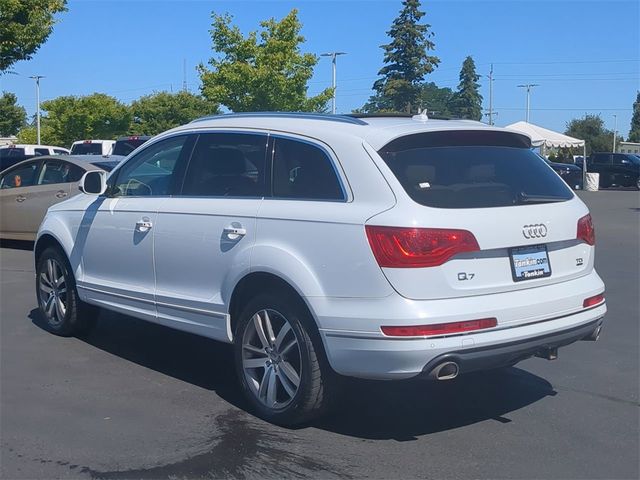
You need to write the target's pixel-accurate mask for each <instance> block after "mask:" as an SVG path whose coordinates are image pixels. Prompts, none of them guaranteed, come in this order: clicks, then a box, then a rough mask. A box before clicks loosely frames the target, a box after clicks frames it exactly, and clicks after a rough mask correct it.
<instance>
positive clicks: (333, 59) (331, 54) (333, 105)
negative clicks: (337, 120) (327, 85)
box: [320, 52, 347, 115]
mask: <svg viewBox="0 0 640 480" xmlns="http://www.w3.org/2000/svg"><path fill="white" fill-rule="evenodd" d="M346 54H347V53H346V52H329V53H323V54H321V55H320V56H321V57H331V71H332V74H333V80H332V82H331V87H333V98H332V100H331V113H333V114H334V115H335V114H336V89H337V85H336V66H337V62H336V58H337V57H338V55H346Z"/></svg>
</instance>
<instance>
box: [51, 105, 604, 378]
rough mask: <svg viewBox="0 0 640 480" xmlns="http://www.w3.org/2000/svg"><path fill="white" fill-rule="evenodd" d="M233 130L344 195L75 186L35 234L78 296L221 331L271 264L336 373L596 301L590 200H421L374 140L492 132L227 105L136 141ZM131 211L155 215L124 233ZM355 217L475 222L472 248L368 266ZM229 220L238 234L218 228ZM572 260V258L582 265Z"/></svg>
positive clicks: (526, 325) (502, 337)
mask: <svg viewBox="0 0 640 480" xmlns="http://www.w3.org/2000/svg"><path fill="white" fill-rule="evenodd" d="M242 129H245V130H246V131H259V132H263V133H269V134H272V135H278V136H282V135H285V136H287V137H291V138H299V139H304V140H305V141H307V142H312V143H316V144H318V145H320V146H322V147H323V148H324V149H325V150H326V151H327V152H328V153H329V155H330V156H331V157H332V160H333V161H334V163H335V167H336V171H337V172H338V175H339V177H340V180H341V182H342V184H343V188H344V190H345V192H346V197H347V198H346V199H345V201H335V202H329V201H308V200H282V199H275V198H257V199H231V198H224V197H223V198H187V197H175V198H171V197H166V198H144V197H138V198H135V197H129V198H127V197H121V198H118V199H112V198H104V197H100V198H97V197H92V196H89V195H78V196H76V197H74V198H71V199H69V200H67V201H65V202H62V203H60V204H57V205H55V206H54V207H52V208H50V209H49V212H48V214H47V216H46V217H45V219H44V221H43V223H42V225H41V227H40V231H39V239H43V238H44V237H45V236H47V237H53V238H54V239H55V240H56V241H57V242H58V243H59V244H60V245H61V246H62V248H63V249H64V251H65V253H66V254H67V256H68V257H69V259H70V262H71V265H72V269H73V271H74V272H75V275H76V278H77V283H78V287H79V293H80V295H81V298H82V299H83V300H85V301H87V302H90V303H94V304H97V305H100V306H103V307H105V308H109V309H113V310H117V311H120V312H124V313H128V314H130V315H133V316H136V317H139V318H143V319H146V320H150V321H153V322H157V323H160V324H163V325H167V326H170V327H173V328H177V329H180V330H185V331H189V332H192V333H196V334H199V335H204V336H207V337H210V338H214V339H217V340H221V341H226V342H231V341H233V336H232V329H231V319H230V316H229V303H230V299H231V296H232V294H233V292H234V289H235V287H236V285H237V284H238V283H239V282H240V281H241V280H242V279H243V278H244V277H245V276H246V275H249V274H251V273H255V272H267V273H271V274H273V275H277V276H278V277H280V278H281V279H283V280H285V281H286V282H288V283H289V284H290V285H291V286H292V287H293V288H294V289H295V290H296V291H297V292H298V293H299V294H300V295H301V296H302V297H303V299H304V300H305V302H306V304H307V305H308V307H309V310H310V312H311V314H312V316H313V318H314V319H315V321H316V323H317V326H318V328H319V331H320V333H321V337H322V339H323V342H324V346H325V348H326V350H327V356H328V358H329V361H330V363H331V366H332V367H333V368H334V369H335V370H336V371H337V372H339V373H342V374H345V375H351V376H357V377H366V378H385V379H390V378H406V377H411V376H414V375H417V374H419V373H420V371H421V369H422V367H424V365H425V364H426V363H427V362H428V361H429V360H430V359H432V358H435V357H436V356H438V355H441V354H443V353H446V352H447V351H450V350H456V349H460V348H466V347H468V346H469V345H476V346H477V345H501V344H503V343H505V342H511V341H515V340H520V339H523V338H529V337H535V336H537V335H541V334H546V333H549V332H557V331H562V329H564V328H569V327H572V326H576V325H582V324H587V323H589V322H593V321H594V320H595V319H599V318H601V317H602V316H603V315H604V313H605V311H606V306H604V305H601V306H598V307H596V308H593V309H590V310H584V309H583V308H582V302H583V300H584V299H585V298H587V297H589V296H593V295H596V294H598V293H601V292H602V291H603V290H604V285H603V284H602V281H601V280H600V278H599V277H598V275H597V273H595V270H594V269H593V253H594V248H593V247H590V246H588V245H586V244H584V243H579V242H578V241H577V240H575V236H576V225H577V220H578V218H580V217H582V216H584V215H586V214H587V213H588V211H587V208H586V206H585V205H584V204H583V203H582V202H581V201H580V200H579V199H578V198H577V197H574V198H573V199H572V200H570V201H567V202H563V203H556V204H547V205H530V206H523V207H505V208H491V209H475V210H471V209H469V210H448V209H436V208H428V207H423V206H420V205H418V204H416V203H414V202H413V201H412V200H411V199H410V198H409V197H408V196H407V194H406V193H405V192H404V190H403V188H402V187H401V185H400V184H399V183H398V181H397V180H396V179H395V177H394V176H393V174H392V173H391V172H390V171H389V169H388V168H387V167H386V165H385V164H384V162H383V161H382V159H381V158H380V157H379V156H378V155H377V153H376V149H378V148H380V147H381V146H383V145H385V144H386V143H388V142H389V141H390V140H392V139H393V138H396V137H398V136H402V135H406V134H409V133H415V132H423V131H434V130H446V129H457V130H460V129H471V130H483V129H486V130H499V129H497V128H495V127H489V126H486V125H482V124H479V123H477V122H466V121H459V122H455V121H454V122H442V121H428V122H416V121H412V120H410V119H408V120H407V119H374V120H372V121H371V122H370V124H369V125H364V126H363V125H356V124H351V123H344V122H343V123H338V122H335V121H327V120H312V119H304V118H302V119H291V118H289V119H287V118H277V117H276V118H270V117H268V116H264V117H256V118H243V117H233V116H231V117H228V118H220V119H212V120H204V121H199V122H195V123H192V124H189V125H186V126H184V127H179V128H177V129H174V130H171V131H169V132H165V133H164V134H162V135H160V136H158V137H156V139H152V140H151V141H149V142H147V143H146V144H145V145H144V146H142V147H141V148H140V149H139V150H137V151H136V153H137V152H138V151H143V150H144V149H145V148H147V147H149V146H150V145H153V144H154V143H155V142H156V141H157V140H159V139H162V138H165V137H167V136H169V135H173V134H176V133H180V134H182V133H194V134H197V133H198V132H210V131H233V130H242ZM132 157H135V155H134V156H130V157H129V158H132ZM127 161H128V160H127ZM119 168H120V166H118V167H116V169H115V170H114V171H113V172H112V175H113V174H115V172H117V170H118V169H119ZM143 218H147V219H148V220H149V221H150V222H152V224H153V228H152V229H151V230H149V231H148V232H146V233H145V234H139V233H136V231H135V223H136V222H137V221H138V220H140V219H143ZM527 223H544V224H545V225H546V226H547V228H548V232H549V233H548V237H547V238H545V239H544V242H540V241H526V240H525V239H524V238H523V236H522V226H523V225H524V224H527ZM367 224H372V225H389V226H416V227H436V228H462V229H465V230H469V231H471V232H473V233H474V235H475V236H476V238H477V240H478V243H479V245H480V248H481V251H480V252H477V253H473V254H463V255H459V256H458V257H456V258H453V259H451V260H450V261H449V262H447V263H445V264H444V265H443V266H441V267H432V268H418V269H381V268H380V267H379V266H378V264H377V263H376V261H375V258H374V256H373V254H372V252H371V249H370V247H369V244H368V241H367V238H366V235H365V225H367ZM227 226H236V227H242V228H244V229H245V230H246V234H245V235H244V236H242V237H241V238H235V239H232V238H229V237H228V236H227V235H226V234H225V233H224V228H225V227H227ZM539 243H546V244H548V245H549V256H550V263H551V266H552V272H553V274H552V276H551V277H549V278H543V279H536V280H531V281H525V282H521V283H514V282H513V281H512V279H511V277H510V270H509V263H508V256H507V249H508V248H509V247H514V246H520V245H528V244H539ZM576 258H582V259H583V260H584V262H583V264H582V265H581V266H580V267H577V266H576V261H575V259H576ZM469 269H473V272H474V273H475V277H474V279H477V280H476V282H470V283H464V282H459V281H458V280H457V274H458V272H461V271H467V270H469ZM486 317H496V318H497V319H498V327H497V328H496V329H495V330H493V331H487V332H483V333H474V334H467V335H463V336H458V337H445V338H437V339H432V338H417V339H411V340H397V339H391V338H389V337H385V336H384V335H383V334H382V332H381V330H380V327H381V326H383V325H396V326H402V325H422V324H429V323H444V322H455V321H464V320H472V319H477V318H486ZM545 320H546V321H545ZM533 322H537V323H533ZM505 327H512V328H505Z"/></svg>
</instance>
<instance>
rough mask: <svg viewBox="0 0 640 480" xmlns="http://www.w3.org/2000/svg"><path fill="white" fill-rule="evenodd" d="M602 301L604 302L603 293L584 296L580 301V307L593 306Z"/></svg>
mask: <svg viewBox="0 0 640 480" xmlns="http://www.w3.org/2000/svg"><path fill="white" fill-rule="evenodd" d="M603 302H604V293H599V294H598V295H594V296H593V297H589V298H586V299H585V300H584V302H582V307H583V308H588V307H593V306H595V305H599V304H601V303H603Z"/></svg>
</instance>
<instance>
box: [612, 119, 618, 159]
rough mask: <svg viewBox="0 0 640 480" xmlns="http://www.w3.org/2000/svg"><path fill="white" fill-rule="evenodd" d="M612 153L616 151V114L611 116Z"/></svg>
mask: <svg viewBox="0 0 640 480" xmlns="http://www.w3.org/2000/svg"><path fill="white" fill-rule="evenodd" d="M613 122H614V123H613V150H611V151H612V152H613V153H616V135H618V115H614V116H613Z"/></svg>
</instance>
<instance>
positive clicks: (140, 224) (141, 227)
mask: <svg viewBox="0 0 640 480" xmlns="http://www.w3.org/2000/svg"><path fill="white" fill-rule="evenodd" d="M152 227H153V223H151V222H150V221H149V219H148V218H143V219H142V220H138V221H137V222H136V230H138V231H139V232H148V231H149V230H151V228H152Z"/></svg>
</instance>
